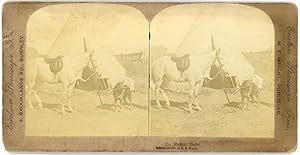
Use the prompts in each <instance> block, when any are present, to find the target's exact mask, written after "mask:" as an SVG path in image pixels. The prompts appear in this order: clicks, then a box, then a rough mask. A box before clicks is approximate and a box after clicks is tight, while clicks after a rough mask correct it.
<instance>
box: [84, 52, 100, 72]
mask: <svg viewBox="0 0 300 155" xmlns="http://www.w3.org/2000/svg"><path fill="white" fill-rule="evenodd" d="M86 55H87V59H88V61H87V64H86V67H89V68H91V69H92V70H93V71H95V69H96V68H97V64H98V63H97V59H96V56H95V51H94V50H92V51H90V52H86Z"/></svg>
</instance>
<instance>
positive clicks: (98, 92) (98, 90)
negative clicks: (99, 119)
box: [96, 75, 103, 105]
mask: <svg viewBox="0 0 300 155" xmlns="http://www.w3.org/2000/svg"><path fill="white" fill-rule="evenodd" d="M96 81H97V82H96V83H97V95H98V98H99V101H100V103H101V105H103V101H102V98H101V94H100V89H99V87H100V85H99V81H98V75H96Z"/></svg>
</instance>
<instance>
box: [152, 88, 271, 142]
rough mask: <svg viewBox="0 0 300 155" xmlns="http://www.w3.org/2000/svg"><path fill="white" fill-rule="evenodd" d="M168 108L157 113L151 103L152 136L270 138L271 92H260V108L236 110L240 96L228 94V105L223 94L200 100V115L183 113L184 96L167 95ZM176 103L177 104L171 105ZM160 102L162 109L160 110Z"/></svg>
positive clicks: (217, 93)
mask: <svg viewBox="0 0 300 155" xmlns="http://www.w3.org/2000/svg"><path fill="white" fill-rule="evenodd" d="M167 95H168V97H169V98H170V100H171V108H170V109H166V108H162V109H157V107H156V103H155V102H154V101H152V107H151V112H150V114H151V116H150V117H151V124H150V131H151V135H153V136H187V137H188V136H199V137H273V135H274V104H273V103H274V101H273V94H272V92H271V91H269V92H268V91H262V92H261V96H262V102H261V104H252V105H250V106H249V108H247V109H243V110H241V109H240V108H239V106H238V105H239V104H240V100H241V99H240V96H239V95H238V94H235V95H234V94H229V99H230V101H231V103H228V101H227V99H226V97H225V95H224V92H223V91H221V90H214V91H213V93H212V94H206V95H201V96H200V101H199V102H200V103H201V105H202V110H201V111H196V108H195V109H194V113H193V114H189V113H188V111H187V103H186V101H187V95H182V94H179V93H175V92H170V91H167ZM173 101H177V102H173ZM163 105H164V104H163V102H162V106H163Z"/></svg>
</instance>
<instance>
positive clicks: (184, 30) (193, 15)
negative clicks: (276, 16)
mask: <svg viewBox="0 0 300 155" xmlns="http://www.w3.org/2000/svg"><path fill="white" fill-rule="evenodd" d="M151 35H152V40H151V43H152V45H153V46H164V47H167V48H168V52H169V53H193V52H203V51H208V50H210V49H211V48H212V43H211V36H213V38H214V43H215V47H216V48H220V49H221V50H222V51H223V52H225V53H240V52H250V51H252V52H257V51H261V50H267V49H272V48H274V42H275V39H274V27H273V23H272V21H271V19H270V18H269V16H268V15H267V14H265V13H264V12H263V11H261V10H259V9H256V8H254V7H250V6H246V5H239V4H203V3H202V4H185V5H177V6H172V7H169V8H166V9H164V10H162V11H161V12H159V13H158V14H157V15H156V16H155V17H154V18H153V20H152V22H151Z"/></svg>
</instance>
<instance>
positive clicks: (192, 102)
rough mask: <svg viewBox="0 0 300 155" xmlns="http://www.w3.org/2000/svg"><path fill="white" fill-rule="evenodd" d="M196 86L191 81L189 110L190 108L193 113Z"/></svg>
mask: <svg viewBox="0 0 300 155" xmlns="http://www.w3.org/2000/svg"><path fill="white" fill-rule="evenodd" d="M194 89H195V87H194V84H193V83H190V90H189V103H188V104H189V105H188V110H189V113H190V114H192V113H193V108H192V105H193V104H194V102H195V95H194V94H195V92H194V91H195V90H194Z"/></svg>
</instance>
